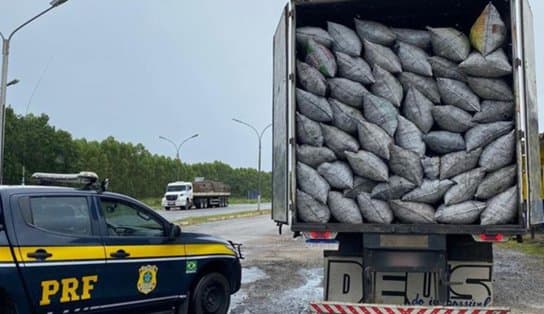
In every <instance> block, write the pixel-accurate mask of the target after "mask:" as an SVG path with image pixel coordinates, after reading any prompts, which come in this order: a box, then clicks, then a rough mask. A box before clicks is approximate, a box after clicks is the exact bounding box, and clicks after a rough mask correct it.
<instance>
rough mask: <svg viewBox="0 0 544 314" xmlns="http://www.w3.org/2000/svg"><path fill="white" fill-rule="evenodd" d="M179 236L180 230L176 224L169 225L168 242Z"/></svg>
mask: <svg viewBox="0 0 544 314" xmlns="http://www.w3.org/2000/svg"><path fill="white" fill-rule="evenodd" d="M180 234H181V228H180V227H179V226H178V225H176V224H170V232H169V234H168V239H169V240H175V239H176V238H177V237H179V235H180Z"/></svg>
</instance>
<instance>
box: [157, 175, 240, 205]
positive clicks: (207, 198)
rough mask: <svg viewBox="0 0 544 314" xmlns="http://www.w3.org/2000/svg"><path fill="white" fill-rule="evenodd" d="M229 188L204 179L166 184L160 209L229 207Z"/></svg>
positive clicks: (220, 183)
mask: <svg viewBox="0 0 544 314" xmlns="http://www.w3.org/2000/svg"><path fill="white" fill-rule="evenodd" d="M229 197H230V186H229V185H227V184H225V183H222V182H218V181H212V180H205V179H204V178H195V181H193V182H184V181H176V182H171V183H168V185H167V187H166V193H165V194H164V196H163V198H162V202H161V203H162V207H163V208H164V209H165V210H170V209H171V208H180V209H190V208H191V207H193V206H194V207H196V208H209V207H210V208H211V207H227V206H229Z"/></svg>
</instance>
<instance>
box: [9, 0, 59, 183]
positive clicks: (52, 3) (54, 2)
mask: <svg viewBox="0 0 544 314" xmlns="http://www.w3.org/2000/svg"><path fill="white" fill-rule="evenodd" d="M66 1H68V0H53V1H51V2H50V3H49V4H50V5H51V6H50V7H49V8H47V9H45V10H43V11H42V12H40V13H39V14H38V15H36V16H34V17H33V18H31V19H30V20H28V21H26V22H24V23H23V24H21V25H20V26H19V27H17V28H16V29H15V30H13V31H12V32H11V33H10V34H9V36H8V37H7V38H6V37H5V36H4V34H2V33H0V37H1V38H2V78H1V81H0V93H1V94H0V127H1V128H2V130H0V184H3V182H4V132H5V130H6V88H7V86H8V59H9V45H10V42H11V39H12V38H13V35H15V33H17V32H18V31H19V30H20V29H21V28H23V27H25V26H26V25H28V24H30V23H32V22H33V21H34V20H36V19H37V18H39V17H40V16H42V15H44V14H46V13H47V12H49V11H51V10H53V9H54V8H56V7H58V6H59V5H61V4H63V3H65V2H66ZM10 83H11V82H10Z"/></svg>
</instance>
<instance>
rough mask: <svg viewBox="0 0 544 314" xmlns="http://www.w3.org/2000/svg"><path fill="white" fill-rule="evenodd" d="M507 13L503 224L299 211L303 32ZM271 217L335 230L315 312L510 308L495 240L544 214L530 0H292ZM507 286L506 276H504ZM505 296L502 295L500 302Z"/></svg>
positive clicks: (283, 28) (276, 86)
mask: <svg viewBox="0 0 544 314" xmlns="http://www.w3.org/2000/svg"><path fill="white" fill-rule="evenodd" d="M490 2H491V3H493V5H494V6H495V7H496V8H497V9H498V11H499V13H500V15H501V16H502V18H503V19H504V21H505V25H506V28H507V32H508V33H509V36H508V38H507V44H505V46H504V49H505V50H506V54H507V56H508V58H509V59H510V60H509V61H510V63H511V64H512V66H513V74H512V75H511V76H510V77H508V78H507V79H506V80H507V81H508V83H509V84H511V87H512V89H513V91H514V95H515V96H514V105H515V114H514V121H515V138H516V153H515V164H516V166H517V178H518V186H519V187H520V188H519V189H518V190H519V192H518V195H517V205H518V206H517V208H518V215H517V218H516V219H515V221H514V222H511V223H509V224H506V225H505V224H503V225H480V224H470V225H459V224H438V223H433V224H413V223H412V224H400V223H393V224H376V223H370V222H366V221H365V222H364V223H360V224H347V223H340V222H335V221H334V220H331V221H330V222H328V223H306V222H304V221H301V219H300V218H299V216H298V215H297V199H296V194H297V193H296V191H297V188H298V187H299V182H297V167H296V165H297V156H296V145H297V142H296V141H297V140H296V137H297V134H296V130H297V126H296V112H297V107H296V97H295V93H296V88H297V87H298V85H297V82H298V79H297V73H296V60H297V59H298V58H299V57H300V54H301V52H300V50H299V49H297V43H296V36H295V31H296V29H297V28H300V27H304V26H312V27H320V28H322V29H324V30H326V29H327V21H333V22H336V23H339V24H342V25H346V26H348V27H351V28H354V27H353V23H354V22H353V19H354V18H359V19H362V20H371V21H376V22H381V23H383V24H385V25H388V26H392V27H398V28H413V29H423V30H424V29H425V28H426V27H427V26H431V27H455V28H457V29H460V30H461V31H463V32H464V33H465V34H468V32H469V31H470V29H471V26H472V25H473V24H474V21H475V20H476V19H477V17H478V16H479V15H480V13H481V12H482V9H483V8H484V7H485V6H486V5H487V4H488V3H490ZM273 50H274V51H273V158H272V160H273V199H272V208H273V210H272V219H273V220H274V221H275V222H276V223H277V224H278V226H279V230H280V232H281V227H282V226H283V225H288V224H290V225H291V231H293V232H294V233H295V235H301V234H304V235H306V236H309V237H310V238H328V237H335V239H336V241H337V243H338V250H333V251H325V252H324V268H325V271H324V274H325V280H324V300H323V301H322V302H321V301H320V302H315V303H312V304H311V306H310V308H311V310H312V311H313V312H317V313H479V312H478V311H479V310H485V311H484V312H481V313H506V312H508V309H506V308H492V307H491V306H492V304H493V286H492V284H493V243H494V242H498V241H504V240H508V239H512V238H515V239H518V240H520V239H521V236H522V235H524V234H525V233H526V232H528V230H529V229H530V228H531V227H532V226H534V225H538V224H542V222H543V221H544V214H543V210H542V200H541V198H540V178H541V175H540V174H541V167H540V155H539V154H540V152H539V136H538V121H537V116H538V113H537V99H536V94H537V93H536V78H535V52H534V31H533V17H532V13H531V9H530V7H529V3H528V1H527V0H493V1H489V0H441V1H428V0H411V1H400V0H380V1H377V0H304V1H302V0H300V1H299V0H292V1H290V2H289V3H288V4H287V5H286V6H285V8H284V10H283V13H282V15H281V19H280V22H279V24H278V27H277V30H276V32H275V35H274V38H273ZM499 284H500V283H499ZM505 302H507V301H505V300H502V303H505Z"/></svg>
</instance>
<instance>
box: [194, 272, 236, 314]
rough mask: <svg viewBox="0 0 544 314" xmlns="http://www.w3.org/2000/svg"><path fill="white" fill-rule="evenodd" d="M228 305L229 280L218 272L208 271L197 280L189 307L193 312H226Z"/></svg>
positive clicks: (216, 313)
mask: <svg viewBox="0 0 544 314" xmlns="http://www.w3.org/2000/svg"><path fill="white" fill-rule="evenodd" d="M229 305H230V285H229V282H228V281H227V279H226V278H225V276H223V275H221V274H219V273H209V274H206V275H204V276H203V277H202V278H200V280H199V281H198V283H197V285H196V287H195V288H194V291H193V293H192V295H191V304H190V307H189V308H190V313H195V314H226V313H227V311H228V310H229Z"/></svg>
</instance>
